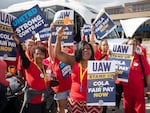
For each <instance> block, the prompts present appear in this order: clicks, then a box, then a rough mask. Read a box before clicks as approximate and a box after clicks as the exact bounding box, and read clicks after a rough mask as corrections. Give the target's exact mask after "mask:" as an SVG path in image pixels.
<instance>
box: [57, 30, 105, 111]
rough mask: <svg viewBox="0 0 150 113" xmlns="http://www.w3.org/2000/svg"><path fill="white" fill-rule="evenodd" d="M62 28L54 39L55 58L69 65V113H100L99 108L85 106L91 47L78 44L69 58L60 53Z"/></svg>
mask: <svg viewBox="0 0 150 113" xmlns="http://www.w3.org/2000/svg"><path fill="white" fill-rule="evenodd" d="M63 33H64V32H63V28H62V27H60V28H59V30H58V32H57V39H56V49H55V53H56V57H57V58H58V59H59V60H60V61H62V62H64V63H65V64H69V65H70V66H71V68H72V73H71V80H72V84H71V90H70V98H69V106H68V112H69V113H101V112H102V107H101V106H87V105H86V90H87V63H88V60H90V59H91V60H92V59H94V52H93V48H92V46H91V45H90V44H89V43H88V42H86V41H81V42H79V43H78V45H77V48H76V51H75V55H74V56H71V55H68V54H65V53H64V52H62V51H61V38H62V36H63Z"/></svg>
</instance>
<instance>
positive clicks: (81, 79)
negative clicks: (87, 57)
mask: <svg viewBox="0 0 150 113" xmlns="http://www.w3.org/2000/svg"><path fill="white" fill-rule="evenodd" d="M86 72H87V68H86V69H85V70H84V71H83V73H82V65H81V63H80V83H81V87H82V81H83V78H84V76H85V74H86Z"/></svg>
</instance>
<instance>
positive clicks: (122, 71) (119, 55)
mask: <svg viewBox="0 0 150 113" xmlns="http://www.w3.org/2000/svg"><path fill="white" fill-rule="evenodd" d="M109 46H110V49H111V56H110V57H109V60H113V61H116V63H117V65H116V71H117V74H118V80H120V81H124V82H128V74H129V71H130V65H131V60H132V50H133V46H132V45H125V44H115V43H112V44H110V45H109Z"/></svg>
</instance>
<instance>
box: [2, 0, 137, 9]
mask: <svg viewBox="0 0 150 113" xmlns="http://www.w3.org/2000/svg"><path fill="white" fill-rule="evenodd" d="M26 1H33V0H0V9H4V8H7V7H9V6H10V5H13V4H15V3H19V2H26ZM41 1H45V0H41ZM77 1H80V2H83V3H86V4H89V5H92V6H94V7H95V8H97V9H101V8H104V7H110V6H116V5H123V4H124V3H128V2H134V1H138V0H77Z"/></svg>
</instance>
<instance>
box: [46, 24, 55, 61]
mask: <svg viewBox="0 0 150 113" xmlns="http://www.w3.org/2000/svg"><path fill="white" fill-rule="evenodd" d="M53 27H54V25H53V23H52V24H51V25H50V31H51V30H52V29H53ZM48 55H49V61H54V59H55V53H54V47H53V46H52V35H51V33H50V36H49V38H48Z"/></svg>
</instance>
